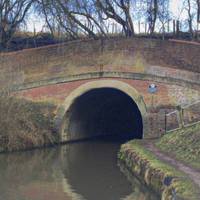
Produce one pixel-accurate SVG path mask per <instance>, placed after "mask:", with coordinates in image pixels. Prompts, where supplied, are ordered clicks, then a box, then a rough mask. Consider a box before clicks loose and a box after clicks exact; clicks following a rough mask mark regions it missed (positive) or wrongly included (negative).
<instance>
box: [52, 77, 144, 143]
mask: <svg viewBox="0 0 200 200" xmlns="http://www.w3.org/2000/svg"><path fill="white" fill-rule="evenodd" d="M103 88H104V89H105V88H110V89H115V90H118V91H120V92H121V93H123V94H125V95H127V96H128V97H129V98H130V99H132V101H133V102H134V103H135V105H136V106H137V108H138V110H139V112H140V114H141V120H142V125H143V130H142V131H143V133H142V137H145V134H146V132H147V127H146V123H147V120H146V119H147V111H146V105H145V102H144V100H143V98H142V96H141V95H140V94H139V92H138V91H137V90H136V89H135V88H133V87H132V86H130V85H129V84H127V83H125V82H123V81H118V80H95V81H90V82H87V83H85V84H83V85H81V86H79V87H78V88H76V89H75V90H73V91H72V92H71V93H70V94H69V95H68V96H67V98H66V99H65V101H64V103H63V104H62V105H61V106H60V107H59V108H58V110H57V113H56V117H55V128H56V131H57V132H58V133H59V136H60V142H66V141H70V140H71V138H70V137H69V135H70V134H69V133H68V132H66V126H69V121H68V120H69V118H66V116H67V114H68V113H69V111H70V108H71V107H72V105H73V104H74V103H75V102H76V101H77V99H79V98H80V97H81V96H82V95H84V94H86V93H88V92H90V91H92V90H98V89H103Z"/></svg>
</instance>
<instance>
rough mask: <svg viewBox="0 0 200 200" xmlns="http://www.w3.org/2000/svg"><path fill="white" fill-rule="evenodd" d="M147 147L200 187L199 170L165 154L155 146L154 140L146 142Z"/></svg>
mask: <svg viewBox="0 0 200 200" xmlns="http://www.w3.org/2000/svg"><path fill="white" fill-rule="evenodd" d="M145 147H146V148H147V149H148V150H149V151H151V152H152V153H154V155H156V156H157V157H158V158H159V159H160V160H162V161H164V162H167V163H168V164H170V165H172V166H173V167H175V168H176V169H178V170H180V171H182V172H184V173H185V174H186V175H187V176H188V177H189V178H190V179H191V180H193V182H194V183H195V184H196V185H198V187H199V188H200V172H199V171H198V170H196V169H194V168H192V167H190V166H187V165H185V164H183V163H181V162H179V161H177V160H176V159H174V158H172V157H170V156H169V155H166V154H164V153H163V152H161V151H160V150H159V149H158V148H156V147H155V146H154V144H153V142H152V141H150V142H147V143H145Z"/></svg>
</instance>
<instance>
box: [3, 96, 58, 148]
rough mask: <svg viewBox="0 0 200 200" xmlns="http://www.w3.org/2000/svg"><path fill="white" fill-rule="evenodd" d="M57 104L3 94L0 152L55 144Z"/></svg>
mask: <svg viewBox="0 0 200 200" xmlns="http://www.w3.org/2000/svg"><path fill="white" fill-rule="evenodd" d="M54 109H55V107H54V106H53V105H50V104H47V103H34V102H31V101H27V100H23V99H17V98H15V97H6V96H3V97H0V112H1V115H0V152H3V151H14V150H23V149H30V148H34V147H39V146H45V145H49V144H53V143H54V142H55V141H56V136H55V135H54V134H53V132H52V122H53V117H54V116H53V111H54Z"/></svg>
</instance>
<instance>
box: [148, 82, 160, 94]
mask: <svg viewBox="0 0 200 200" xmlns="http://www.w3.org/2000/svg"><path fill="white" fill-rule="evenodd" d="M157 90H158V89H157V85H155V84H154V83H152V84H150V85H149V88H148V91H149V93H151V94H153V93H156V92H157Z"/></svg>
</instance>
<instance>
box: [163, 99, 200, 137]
mask: <svg viewBox="0 0 200 200" xmlns="http://www.w3.org/2000/svg"><path fill="white" fill-rule="evenodd" d="M197 123H200V101H196V102H193V103H191V104H188V105H184V106H179V107H178V109H177V110H174V111H172V112H170V113H165V132H166V133H167V132H171V131H175V130H178V129H181V128H184V127H188V126H192V125H195V124H197Z"/></svg>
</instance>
